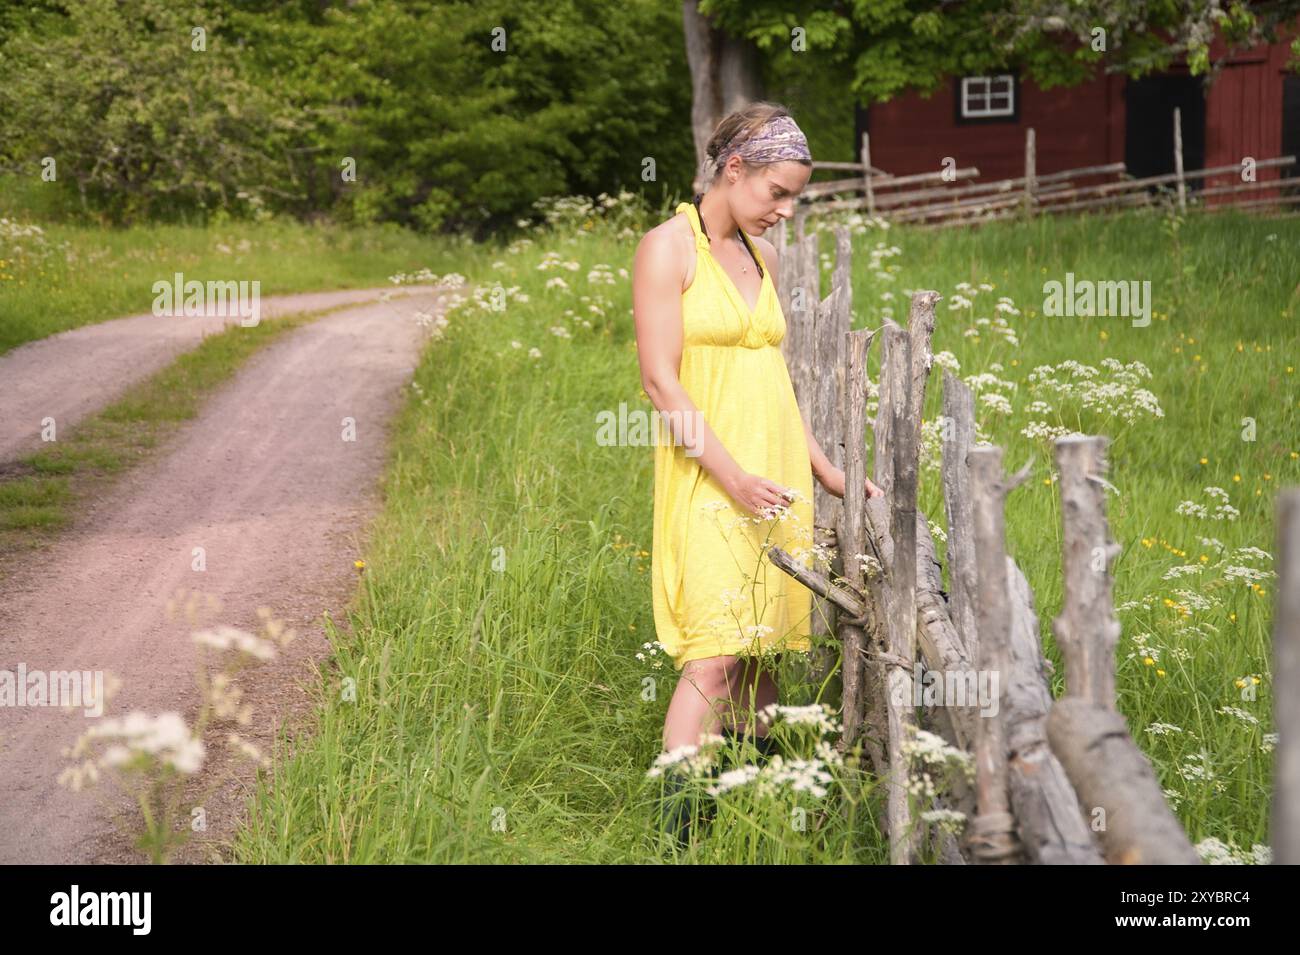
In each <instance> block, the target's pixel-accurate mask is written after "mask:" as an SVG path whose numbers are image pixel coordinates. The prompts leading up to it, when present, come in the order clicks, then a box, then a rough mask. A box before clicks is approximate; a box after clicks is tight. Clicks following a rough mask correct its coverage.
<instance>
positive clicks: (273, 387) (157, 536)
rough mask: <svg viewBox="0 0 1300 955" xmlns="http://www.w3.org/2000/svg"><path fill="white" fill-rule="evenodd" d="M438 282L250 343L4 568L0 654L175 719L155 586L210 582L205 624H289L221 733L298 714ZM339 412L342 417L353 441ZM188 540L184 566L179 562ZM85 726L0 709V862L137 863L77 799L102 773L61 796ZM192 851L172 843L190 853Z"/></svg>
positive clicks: (436, 299)
mask: <svg viewBox="0 0 1300 955" xmlns="http://www.w3.org/2000/svg"><path fill="white" fill-rule="evenodd" d="M455 294H457V293H455V292H452V291H450V290H442V291H440V292H439V293H436V294H430V293H424V294H418V295H414V296H411V297H409V298H404V299H402V300H401V301H390V302H381V303H373V304H368V305H362V306H359V307H357V308H350V309H347V310H345V311H342V312H338V313H336V314H333V315H328V316H325V317H323V318H320V319H318V320H316V321H315V322H312V323H311V324H308V325H306V326H303V327H302V328H299V329H296V330H294V331H292V332H290V333H289V334H288V335H287V336H285V337H284V338H281V339H278V340H277V341H275V342H273V343H271V344H270V345H268V346H267V347H266V348H264V349H262V350H261V351H259V352H258V353H256V354H255V355H254V356H253V357H252V358H251V359H250V360H249V361H248V363H247V364H246V365H244V366H243V367H242V368H241V369H240V370H239V371H238V372H237V373H236V374H235V376H234V377H233V378H232V379H231V380H229V381H227V382H226V383H225V384H223V385H222V386H221V387H220V388H219V389H218V390H217V391H216V392H214V393H213V394H212V395H211V396H210V397H209V398H208V399H207V401H206V402H205V404H204V406H203V409H202V410H201V412H200V414H199V416H198V417H197V418H196V419H195V420H194V421H191V422H189V423H188V424H186V425H185V426H183V427H182V429H181V430H180V431H179V432H178V433H177V434H176V435H174V436H173V437H172V439H171V440H170V441H169V443H168V445H167V446H166V447H165V448H163V449H160V453H159V454H158V455H157V456H156V457H155V458H153V459H151V460H149V461H147V462H145V463H143V464H142V465H141V466H140V467H138V468H135V469H133V470H132V471H130V472H129V473H127V474H126V475H125V476H124V477H123V478H122V480H121V481H120V482H119V483H117V484H116V485H114V486H113V487H112V488H111V489H110V490H109V492H108V494H107V495H106V499H104V500H102V501H100V502H98V504H97V506H95V507H94V508H93V509H92V510H91V511H90V513H88V514H87V515H86V516H85V518H84V520H81V521H79V522H78V524H77V526H76V527H75V528H74V529H73V530H71V531H70V532H69V533H67V534H66V535H64V536H62V537H60V538H59V539H57V540H56V541H55V542H54V543H53V544H52V545H51V546H50V547H49V548H48V550H46V551H43V552H42V553H41V555H40V556H39V557H38V558H36V559H33V560H32V561H30V562H29V563H28V564H25V565H22V566H20V567H18V568H16V569H15V572H14V574H13V576H12V577H11V578H10V579H9V580H8V581H7V582H6V585H5V590H6V593H4V594H3V595H0V669H9V670H10V671H11V672H16V670H17V667H18V665H19V664H20V663H22V664H25V665H26V668H27V670H28V671H33V670H43V671H56V670H80V671H87V670H89V671H95V670H103V671H106V672H109V673H111V674H113V675H114V676H115V677H116V678H117V679H119V680H120V681H121V688H120V690H119V691H118V694H117V696H116V697H115V698H114V699H113V700H111V701H110V703H109V705H108V706H107V708H106V710H105V714H106V715H110V716H111V715H123V714H126V713H128V712H130V711H132V710H143V711H145V712H147V713H150V714H157V713H161V712H164V711H168V710H176V711H179V712H180V713H182V714H183V715H184V716H185V718H186V721H187V723H190V724H191V725H192V721H193V718H194V716H195V713H196V712H197V709H198V705H199V693H198V691H197V689H196V688H195V683H194V678H193V677H194V666H195V663H196V661H197V655H196V651H195V648H194V645H193V643H192V641H191V640H190V639H189V627H188V626H187V625H186V624H185V623H184V621H183V620H182V621H169V620H168V619H167V614H166V609H165V608H166V604H167V601H168V599H169V598H170V597H172V596H173V594H174V593H175V592H177V591H178V590H181V589H185V590H191V591H202V592H204V593H208V594H212V595H215V596H216V597H217V598H218V599H219V600H220V601H221V605H222V611H221V613H220V614H219V616H218V617H217V618H216V619H214V620H211V619H210V620H208V621H205V622H206V623H209V624H212V623H222V624H227V625H230V626H235V627H240V628H242V629H245V630H249V631H256V630H257V629H258V627H259V623H260V621H259V620H258V619H257V616H256V610H257V608H258V607H262V606H266V607H269V608H271V609H272V611H273V612H274V614H275V616H276V617H277V618H279V619H281V620H283V621H284V622H285V623H286V624H287V625H288V626H290V627H293V628H294V629H295V630H296V631H297V633H298V638H297V640H295V641H294V642H293V643H292V644H290V645H289V646H288V648H287V649H285V650H282V651H281V653H280V655H279V657H278V658H277V659H276V660H274V661H272V662H269V663H263V664H260V665H258V666H254V667H251V668H248V669H246V670H245V671H243V673H242V674H241V675H240V677H239V678H238V680H237V682H238V684H239V685H240V686H241V688H243V690H244V693H245V699H246V700H247V701H248V702H250V703H252V704H253V706H254V725H253V726H252V727H240V728H239V731H240V733H241V734H243V735H245V736H246V737H248V738H249V739H251V740H252V741H253V742H255V743H256V744H257V745H258V746H260V747H262V749H263V752H266V753H268V754H269V753H270V752H271V750H272V744H273V742H274V740H275V738H276V730H277V728H278V727H280V726H282V725H285V724H286V723H288V724H289V725H294V724H295V723H296V721H297V720H298V719H300V718H302V717H304V716H306V715H309V713H310V710H311V707H310V697H309V696H308V694H307V692H306V689H305V685H306V684H314V682H315V672H316V671H315V667H316V665H317V664H319V663H320V662H321V661H322V660H323V659H325V658H326V657H327V656H328V654H329V651H330V646H329V642H328V640H327V638H326V637H325V634H324V631H323V629H322V627H321V613H322V611H323V610H326V609H328V610H330V611H331V612H332V616H333V617H334V618H335V619H339V617H340V611H341V610H342V609H343V608H344V607H345V606H346V605H347V603H348V601H349V600H350V599H351V597H352V595H353V593H354V592H355V587H356V571H355V569H354V568H353V565H352V561H353V559H354V558H355V557H356V556H357V555H358V554H359V552H360V547H361V543H362V541H363V539H364V535H365V530H366V527H367V525H368V522H369V520H370V518H371V517H372V516H373V514H374V513H375V511H376V510H377V508H378V505H379V479H380V478H381V476H382V473H383V469H384V465H385V463H386V461H387V459H388V458H387V443H388V437H389V434H388V431H389V427H388V426H389V422H390V419H391V416H392V415H393V413H394V412H395V411H396V410H397V409H398V407H399V405H400V399H401V392H402V386H403V385H404V384H405V383H406V382H407V381H408V380H409V378H410V376H411V373H412V371H413V369H414V366H415V365H416V364H417V363H418V362H419V359H420V352H421V350H422V347H423V344H424V342H425V341H427V340H428V331H427V330H426V326H422V325H421V324H420V323H419V322H417V320H416V318H415V312H416V311H417V309H419V310H425V311H428V310H431V309H436V310H438V311H442V310H443V309H445V308H446V307H447V305H448V303H449V300H450V299H451V298H452V296H454V295H455ZM344 418H352V419H354V420H355V429H356V432H355V440H354V441H346V440H344V435H343V419H344ZM195 547H202V548H204V550H205V553H206V570H204V571H202V572H198V571H195V570H193V569H191V562H192V560H193V553H192V552H193V548H195ZM92 723H93V718H92V717H87V716H85V715H83V713H82V711H81V710H75V711H73V712H71V713H69V712H64V711H62V710H60V709H59V708H57V707H50V706H28V707H18V706H15V707H0V862H6V863H13V862H43V863H81V862H129V861H139V860H140V858H141V857H140V856H139V855H138V854H136V853H134V852H132V850H130V848H129V846H127V845H126V844H125V842H124V840H123V839H122V838H121V837H120V836H118V835H117V834H116V833H115V832H114V831H113V829H112V825H111V819H110V816H109V813H108V809H109V808H110V807H111V806H118V807H122V808H125V809H128V810H129V809H131V806H130V804H129V803H127V802H126V801H125V800H123V799H120V798H118V799H115V800H113V801H112V802H111V803H110V806H109V807H102V806H97V795H96V791H97V790H102V789H103V787H104V785H105V783H104V781H103V780H101V782H100V784H99V786H92V787H91V788H90V789H89V790H83V791H82V792H80V793H74V792H71V791H70V790H68V789H66V788H64V787H62V786H60V785H58V784H57V782H56V780H57V777H58V775H59V773H60V771H61V770H62V769H63V768H64V767H65V766H67V765H69V760H68V759H67V758H65V757H64V756H62V750H63V749H64V748H65V747H68V746H70V745H71V744H72V743H73V741H74V740H75V739H76V737H77V736H78V735H80V734H81V733H82V732H84V730H85V729H86V728H87V727H88V726H89V725H91V724H92ZM225 732H226V730H225V729H222V730H221V731H219V732H216V731H214V732H213V733H210V734H209V738H208V739H207V740H206V741H205V742H206V743H207V746H208V755H209V760H212V761H213V762H212V763H211V764H210V765H209V764H205V769H204V772H205V773H209V772H211V771H212V767H214V766H219V765H222V764H221V763H220V762H219V760H220V759H221V758H224V757H222V753H223V752H224V750H225V744H224V736H225ZM241 765H242V766H243V767H244V768H243V769H242V770H241V774H242V775H241V777H240V779H239V780H238V781H236V782H235V783H232V784H230V785H228V786H226V787H225V788H223V789H222V790H221V792H220V793H219V794H218V795H217V796H216V797H214V798H213V799H211V800H208V801H207V802H206V803H205V811H206V814H207V825H208V830H207V833H206V835H205V837H204V841H205V843H206V844H207V845H208V846H211V845H212V844H213V840H218V841H219V840H221V839H224V838H226V837H228V836H229V835H230V834H231V833H233V832H234V831H235V829H236V828H237V827H238V825H239V824H240V822H241V821H242V820H241V816H242V809H243V805H242V800H243V796H244V794H245V793H246V792H247V789H248V783H249V781H250V780H251V779H252V778H253V769H252V764H250V763H243V764H241ZM108 791H112V789H111V785H110V789H109V790H108ZM200 848H201V847H200ZM198 851H199V850H198V849H195V850H192V851H190V852H187V854H186V856H183V857H182V858H187V859H189V860H190V861H200V860H201V859H202V856H201V855H195V854H194V853H196V852H198Z"/></svg>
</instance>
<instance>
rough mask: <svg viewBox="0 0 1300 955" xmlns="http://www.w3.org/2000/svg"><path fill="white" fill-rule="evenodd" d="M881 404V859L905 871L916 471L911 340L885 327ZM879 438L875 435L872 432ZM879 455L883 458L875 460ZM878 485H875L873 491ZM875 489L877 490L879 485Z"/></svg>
mask: <svg viewBox="0 0 1300 955" xmlns="http://www.w3.org/2000/svg"><path fill="white" fill-rule="evenodd" d="M880 380H881V394H882V398H883V396H886V395H887V396H888V397H887V399H884V400H882V402H881V405H880V410H879V413H877V415H876V422H877V425H879V422H880V421H881V420H882V419H884V418H889V420H890V422H891V424H890V428H889V435H888V438H887V443H885V444H883V445H882V443H881V442H879V441H878V442H877V445H876V472H877V474H885V473H887V474H888V479H887V483H888V488H887V489H886V494H888V495H889V496H890V498H891V502H892V503H891V507H890V509H889V511H890V524H889V533H890V538H891V539H892V540H893V542H894V566H893V572H892V573H891V574H890V575H889V577H888V578H887V579H886V584H885V619H886V621H887V629H888V634H889V654H890V659H889V660H888V661H887V662H886V665H885V674H886V677H885V687H886V692H887V693H888V694H889V789H888V801H887V810H886V811H887V815H888V821H889V823H888V824H889V856H890V861H891V862H893V864H894V865H909V864H911V862H912V860H913V856H914V855H915V851H916V845H917V842H918V839H917V835H918V832H917V830H916V827H915V825H914V821H913V819H912V814H911V808H910V805H909V801H908V785H907V784H908V779H909V777H910V775H911V766H910V762H911V761H910V759H909V757H908V753H907V748H908V747H909V746H910V745H911V744H912V741H913V739H914V738H915V733H916V717H915V713H914V711H913V703H912V697H913V689H912V666H913V661H914V660H915V659H916V470H917V451H918V444H919V435H918V433H917V431H918V427H916V426H914V425H919V420H918V421H913V420H912V419H911V411H912V391H913V389H912V338H911V335H909V334H908V331H907V330H906V329H903V328H900V327H899V326H897V325H894V324H890V325H886V326H885V329H884V339H883V342H882V358H881V374H880ZM877 434H879V428H877ZM882 452H887V453H882ZM879 483H880V482H879V481H877V484H879ZM880 486H881V487H882V488H883V487H885V485H883V484H881V485H880Z"/></svg>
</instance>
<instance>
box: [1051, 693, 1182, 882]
mask: <svg viewBox="0 0 1300 955" xmlns="http://www.w3.org/2000/svg"><path fill="white" fill-rule="evenodd" d="M1067 675H1068V671H1067ZM1047 739H1048V742H1049V743H1050V744H1051V747H1052V752H1053V753H1055V754H1056V757H1057V758H1058V759H1059V760H1060V761H1061V765H1062V766H1064V767H1065V772H1066V774H1067V775H1068V776H1069V777H1070V782H1071V783H1072V784H1073V785H1074V788H1075V791H1076V792H1077V793H1078V794H1079V808H1080V809H1081V810H1083V812H1084V814H1085V816H1087V817H1088V818H1089V819H1090V820H1092V821H1093V824H1094V826H1096V828H1097V834H1098V837H1099V838H1100V840H1101V844H1102V848H1103V852H1104V855H1105V859H1106V861H1107V862H1108V863H1110V864H1111V865H1198V864H1199V863H1200V861H1201V860H1200V857H1199V856H1198V855H1197V854H1196V850H1195V849H1194V848H1193V847H1192V844H1191V842H1189V841H1188V839H1187V833H1186V832H1184V831H1183V827H1182V826H1181V825H1180V824H1179V822H1178V819H1177V817H1175V816H1174V814H1173V813H1172V812H1171V811H1170V810H1169V806H1168V805H1167V804H1166V803H1165V797H1164V793H1163V792H1162V791H1161V788H1160V781H1159V780H1158V779H1156V774H1155V772H1154V771H1153V770H1152V769H1151V764H1150V763H1149V762H1147V759H1146V757H1145V756H1143V755H1142V752H1141V750H1139V749H1138V748H1137V745H1136V744H1135V743H1134V742H1133V738H1132V737H1131V736H1130V735H1129V731H1128V725H1127V724H1126V723H1125V722H1124V717H1122V716H1121V715H1120V714H1119V713H1117V712H1115V711H1114V710H1112V709H1108V708H1106V707H1103V706H1098V705H1097V704H1096V703H1093V702H1092V701H1091V700H1088V699H1085V698H1082V697H1077V696H1067V697H1064V698H1062V699H1059V700H1057V701H1056V703H1054V704H1053V705H1052V711H1051V713H1049V714H1048V717H1047Z"/></svg>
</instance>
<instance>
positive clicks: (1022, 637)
mask: <svg viewBox="0 0 1300 955" xmlns="http://www.w3.org/2000/svg"><path fill="white" fill-rule="evenodd" d="M949 539H950V540H951V538H949ZM1007 577H1008V580H1009V583H1010V585H1009V596H1010V599H1011V661H1010V669H1009V673H1008V677H1007V680H1006V683H1005V687H1004V693H1003V697H1002V702H1003V707H1004V710H1005V714H1006V747H1007V785H1008V790H1009V794H1010V797H1011V812H1012V814H1013V815H1014V816H1015V820H1016V834H1017V835H1018V837H1019V839H1020V845H1021V847H1022V849H1023V850H1024V853H1025V856H1026V858H1027V860H1028V861H1029V862H1032V863H1034V864H1037V865H1100V864H1102V861H1103V860H1102V858H1101V852H1100V851H1099V850H1098V848H1097V845H1096V842H1095V840H1094V839H1093V836H1092V832H1091V830H1090V829H1089V828H1088V824H1087V822H1086V821H1085V819H1084V817H1083V814H1082V813H1081V812H1080V811H1079V797H1078V794H1077V793H1076V792H1075V791H1074V786H1073V785H1071V783H1070V778H1069V776H1067V775H1066V772H1065V768H1064V767H1063V766H1062V765H1061V763H1060V760H1058V759H1057V758H1056V756H1055V755H1054V754H1053V753H1052V749H1051V746H1050V745H1049V744H1048V742H1047V714H1048V713H1049V712H1050V711H1051V707H1052V689H1051V684H1050V682H1049V677H1048V673H1049V671H1050V669H1051V664H1050V663H1049V662H1048V661H1047V660H1046V659H1045V658H1044V657H1043V651H1042V646H1041V645H1040V643H1039V636H1038V635H1039V626H1038V615H1037V613H1036V612H1035V610H1034V595H1033V591H1031V590H1030V588H1029V581H1028V580H1027V579H1026V578H1025V575H1024V573H1023V572H1022V571H1021V570H1020V568H1019V567H1018V566H1016V562H1015V561H1014V560H1012V559H1011V558H1010V557H1009V556H1008V557H1007Z"/></svg>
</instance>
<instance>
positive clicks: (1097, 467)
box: [1047, 436, 1200, 865]
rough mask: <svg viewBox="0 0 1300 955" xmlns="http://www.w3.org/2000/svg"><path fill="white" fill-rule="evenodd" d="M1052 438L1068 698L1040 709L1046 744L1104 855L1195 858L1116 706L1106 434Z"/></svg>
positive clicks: (1057, 627) (1165, 860)
mask: <svg viewBox="0 0 1300 955" xmlns="http://www.w3.org/2000/svg"><path fill="white" fill-rule="evenodd" d="M1055 444H1056V462H1057V468H1058V469H1059V471H1060V475H1061V479H1060V487H1061V521H1062V525H1063V532H1064V533H1063V538H1062V569H1063V571H1064V576H1065V600H1064V605H1063V607H1062V609H1061V613H1060V614H1059V615H1058V616H1057V617H1056V618H1055V619H1054V620H1053V621H1052V629H1053V631H1054V632H1055V634H1056V640H1057V644H1058V645H1059V646H1060V648H1061V653H1062V655H1063V656H1064V657H1065V665H1066V671H1065V680H1066V696H1065V697H1063V698H1062V699H1060V700H1057V701H1056V703H1055V704H1054V705H1053V706H1052V710H1051V712H1050V713H1049V714H1048V717H1047V738H1048V741H1049V742H1050V743H1051V746H1052V752H1054V753H1055V754H1056V756H1057V758H1058V759H1059V760H1060V761H1061V765H1063V766H1064V767H1065V771H1066V773H1067V774H1068V775H1069V777H1070V782H1071V783H1073V784H1074V788H1075V791H1076V792H1077V793H1078V795H1079V804H1080V808H1081V809H1082V810H1083V812H1084V814H1085V815H1086V816H1088V817H1089V818H1090V819H1091V820H1092V822H1093V828H1094V829H1095V830H1096V831H1097V832H1098V837H1099V839H1100V840H1101V843H1102V846H1103V847H1104V850H1105V855H1106V861H1107V862H1111V863H1122V864H1134V863H1136V864H1144V865H1153V864H1154V865H1158V864H1174V865H1196V864H1198V863H1199V862H1200V858H1199V857H1198V856H1197V854H1196V850H1195V849H1194V848H1193V847H1192V845H1191V843H1190V842H1189V841H1188V839H1187V833H1186V832H1185V831H1184V830H1183V827H1182V825H1181V824H1180V823H1179V822H1178V819H1177V818H1176V817H1175V816H1174V814H1173V812H1171V811H1170V809H1169V806H1168V804H1167V803H1166V802H1165V797H1164V793H1163V791H1162V790H1161V788H1160V781H1159V780H1158V779H1156V774H1155V771H1154V770H1152V768H1151V764H1150V763H1149V762H1148V761H1147V759H1146V757H1145V756H1144V755H1143V754H1142V751H1141V750H1139V749H1138V747H1137V744H1136V743H1134V742H1133V738H1132V736H1130V735H1129V730H1128V725H1127V723H1126V722H1125V721H1124V718H1123V717H1122V716H1121V715H1120V714H1119V713H1118V711H1117V710H1116V707H1115V645H1116V642H1117V641H1118V639H1119V629H1120V628H1119V621H1117V620H1116V619H1115V610H1114V606H1113V605H1112V603H1111V600H1112V597H1111V594H1112V581H1111V575H1110V563H1111V560H1112V559H1113V558H1114V557H1115V555H1116V554H1117V553H1119V550H1120V548H1119V545H1118V544H1116V543H1115V541H1113V540H1111V538H1110V532H1109V528H1108V526H1107V523H1106V514H1105V497H1104V492H1103V490H1102V488H1103V487H1104V486H1105V485H1106V481H1105V477H1104V475H1105V473H1106V461H1105V454H1104V448H1105V445H1106V440H1105V439H1104V438H1099V437H1084V436H1073V437H1065V438H1058V439H1057V440H1056V443H1055Z"/></svg>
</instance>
